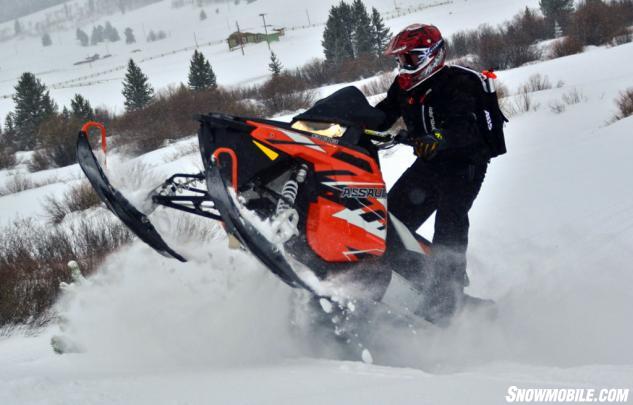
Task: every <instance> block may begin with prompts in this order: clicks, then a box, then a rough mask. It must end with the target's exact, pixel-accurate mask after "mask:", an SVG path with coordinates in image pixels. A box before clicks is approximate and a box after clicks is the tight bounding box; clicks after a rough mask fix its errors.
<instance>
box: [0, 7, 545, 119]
mask: <svg viewBox="0 0 633 405" xmlns="http://www.w3.org/2000/svg"><path fill="white" fill-rule="evenodd" d="M338 2H339V1H335V0H326V1H319V2H312V3H309V4H307V5H306V4H302V3H299V2H288V1H285V0H257V1H255V2H254V3H250V4H246V2H242V3H240V5H238V6H235V5H233V4H231V3H227V4H226V5H223V6H219V8H218V13H217V14H216V13H215V8H210V7H208V8H206V12H207V15H208V18H207V19H206V20H204V21H200V19H199V14H200V9H199V8H198V7H191V6H186V7H183V8H178V9H173V8H171V1H170V0H163V1H161V2H159V3H156V4H153V5H150V6H147V7H143V8H140V9H137V10H134V11H131V12H129V13H126V14H123V15H120V14H116V15H112V16H108V17H104V18H103V19H101V20H97V21H94V23H88V24H85V26H81V27H79V28H82V29H83V30H84V31H86V32H87V33H88V34H90V31H91V30H92V27H93V26H94V25H97V24H104V23H105V22H106V21H110V22H111V23H112V25H113V26H115V27H116V28H117V29H118V30H119V32H120V33H121V35H122V32H123V30H124V29H125V28H126V27H131V28H132V29H133V30H134V33H135V36H136V39H137V42H136V43H134V44H130V45H126V44H125V41H119V42H115V43H108V44H107V45H104V44H100V45H98V46H90V47H81V46H80V45H79V43H78V41H77V40H76V39H75V30H74V29H73V30H70V31H65V32H55V33H52V39H53V45H52V46H50V47H46V48H45V47H42V44H41V39H40V37H39V36H35V37H22V38H19V39H17V40H14V41H8V42H0V60H2V62H1V63H0V97H3V98H0V117H4V116H5V115H6V113H7V112H9V111H11V110H12V108H13V102H12V101H11V99H10V98H4V96H8V95H10V94H12V93H13V87H14V86H15V84H16V83H17V79H18V77H19V76H20V74H21V73H23V72H25V71H31V72H33V73H34V74H36V75H37V76H38V77H39V78H40V79H41V80H42V81H43V82H44V83H45V84H46V85H47V86H48V87H50V88H51V89H52V91H51V95H52V96H53V98H54V99H55V100H56V101H57V102H58V103H59V104H60V105H68V104H69V102H70V99H71V98H72V97H73V96H74V94H75V93H81V94H82V95H84V96H85V97H86V98H88V100H90V101H91V102H92V103H93V105H95V106H106V107H108V108H109V109H111V110H113V111H115V112H122V110H123V97H122V96H121V82H122V80H123V76H124V72H125V71H124V70H123V68H124V67H125V65H126V63H127V61H128V59H129V58H134V59H135V61H136V62H140V63H139V65H140V67H141V69H143V71H144V72H145V73H146V74H147V75H148V76H149V79H150V82H151V84H152V85H153V86H154V87H155V88H156V89H160V88H163V87H165V86H168V85H173V84H178V83H180V82H184V81H186V79H187V71H188V70H187V69H188V66H189V60H190V59H191V54H192V53H193V49H195V45H196V42H197V43H198V44H199V45H200V49H201V51H203V52H204V54H205V56H206V57H207V58H209V60H210V62H211V64H212V65H213V68H214V70H215V72H216V74H217V77H218V82H219V83H220V84H222V85H233V84H239V83H244V82H249V81H253V80H260V79H262V78H263V77H265V76H267V75H268V74H269V71H268V60H269V52H268V48H267V46H266V44H265V43H261V44H256V45H248V46H247V48H246V55H245V56H242V54H241V53H240V52H239V51H233V52H230V51H229V49H228V46H227V44H226V41H225V40H226V38H227V37H228V35H229V34H230V33H232V32H234V31H235V22H236V21H237V22H238V23H239V24H240V28H241V30H243V31H255V32H263V26H262V25H263V22H262V19H261V17H260V16H259V14H260V13H266V14H267V15H266V23H267V24H270V25H272V26H273V27H279V28H281V27H286V28H287V31H286V35H285V36H284V37H282V38H281V41H279V42H276V43H273V44H272V49H273V50H274V51H275V52H276V53H277V55H278V56H279V58H280V60H281V61H282V63H283V64H284V66H285V67H286V68H294V67H297V66H300V65H302V64H304V63H305V62H307V61H309V60H310V59H312V58H315V57H322V56H323V51H322V47H321V40H322V32H323V24H324V23H325V21H326V20H327V14H328V11H329V8H330V6H331V5H333V4H337V3H338ZM365 3H366V4H367V6H368V7H372V6H374V7H376V8H377V9H378V10H379V11H380V12H381V13H382V14H383V15H384V16H385V17H389V16H390V15H394V16H395V14H394V13H396V10H395V9H394V2H393V1H392V0H369V1H366V2H365ZM395 4H397V5H398V7H399V9H401V10H402V11H401V13H405V12H406V10H407V8H408V7H414V8H420V10H419V11H416V12H414V13H412V14H408V15H404V16H402V17H397V18H392V19H387V20H386V21H385V22H386V24H387V26H389V27H390V28H391V30H392V31H397V30H398V29H400V28H401V27H403V26H406V25H408V24H410V23H413V22H420V21H424V22H432V23H434V24H437V25H438V26H440V27H442V29H443V31H444V32H445V34H451V33H452V32H455V31H457V30H461V29H464V28H474V27H476V26H477V25H479V24H480V23H481V20H480V19H479V17H477V18H473V15H480V16H485V18H486V21H487V22H489V23H491V24H495V23H500V22H502V21H504V20H506V19H507V18H508V17H510V16H512V15H513V14H515V13H517V12H519V11H520V10H521V9H522V8H523V7H525V6H526V5H528V6H536V5H538V1H537V0H530V1H528V2H524V1H516V0H512V1H507V0H477V1H472V0H470V1H468V0H451V1H444V0H441V1H440V0H424V1H413V0H398V1H397V3H395ZM436 4H439V5H436ZM426 7H428V8H426ZM306 11H307V13H308V14H306ZM42 13H43V12H42ZM308 15H309V17H310V23H311V24H313V25H314V26H313V27H312V28H306V29H291V28H292V27H297V28H299V27H302V26H306V25H308ZM33 18H35V17H33ZM24 21H25V23H26V21H28V19H24ZM4 24H10V23H8V22H7V23H4ZM1 28H2V27H0V29H1ZM150 30H154V31H158V30H163V31H165V32H166V33H167V34H168V37H167V38H166V39H164V40H162V41H156V42H146V41H145V37H146V36H147V33H149V31H150ZM208 43H212V44H211V45H205V44H208ZM298 50H300V51H298ZM95 53H98V54H100V55H101V56H104V55H108V54H110V55H112V56H111V57H109V58H107V59H103V60H98V61H96V62H94V63H92V64H84V65H79V66H74V65H73V64H74V63H75V62H77V61H81V60H84V59H85V58H86V57H88V56H91V55H93V54H95Z"/></svg>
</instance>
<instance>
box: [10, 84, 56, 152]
mask: <svg viewBox="0 0 633 405" xmlns="http://www.w3.org/2000/svg"><path fill="white" fill-rule="evenodd" d="M13 102H14V103H15V112H14V113H13V116H12V125H14V127H15V132H16V141H17V145H16V146H17V147H18V148H20V149H24V148H25V149H33V148H34V147H35V135H36V131H37V129H38V127H39V126H40V124H41V123H42V122H43V121H44V120H46V119H47V118H49V117H50V116H51V115H53V114H55V113H56V112H57V105H56V104H55V102H54V101H53V100H52V99H51V97H50V93H49V92H48V90H47V89H46V86H44V84H42V82H40V80H39V79H37V78H36V77H35V75H33V74H32V73H28V72H27V73H23V74H22V76H21V77H20V79H19V81H18V84H17V85H16V86H15V94H14V95H13Z"/></svg>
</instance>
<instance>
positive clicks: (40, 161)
mask: <svg viewBox="0 0 633 405" xmlns="http://www.w3.org/2000/svg"><path fill="white" fill-rule="evenodd" d="M27 166H28V168H29V171H30V172H33V173H35V172H40V171H42V170H48V169H50V168H51V167H52V166H53V165H52V164H51V161H50V159H49V158H48V156H47V154H46V152H45V151H43V150H36V151H35V152H33V154H32V155H31V159H30V160H29V163H28V164H27Z"/></svg>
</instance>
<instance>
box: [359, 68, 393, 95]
mask: <svg viewBox="0 0 633 405" xmlns="http://www.w3.org/2000/svg"><path fill="white" fill-rule="evenodd" d="M394 78H395V75H394V74H393V73H386V74H383V75H380V76H378V77H376V78H375V79H373V80H371V81H369V82H366V83H365V84H363V85H362V86H361V88H360V91H362V92H363V94H364V95H365V97H369V96H375V95H378V94H383V93H386V92H387V90H389V87H391V85H392V84H393V80H394Z"/></svg>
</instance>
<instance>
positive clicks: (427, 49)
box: [385, 24, 446, 91]
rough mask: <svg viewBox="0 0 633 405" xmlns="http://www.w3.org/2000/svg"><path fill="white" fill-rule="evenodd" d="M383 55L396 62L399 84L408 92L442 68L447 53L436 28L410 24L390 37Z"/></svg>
mask: <svg viewBox="0 0 633 405" xmlns="http://www.w3.org/2000/svg"><path fill="white" fill-rule="evenodd" d="M385 55H388V56H395V57H396V59H397V60H398V69H399V71H398V84H399V85H400V88H401V89H402V90H405V91H406V90H411V89H412V88H414V87H416V86H417V85H419V84H420V83H422V82H423V81H425V80H426V79H428V78H429V77H431V76H432V75H433V74H435V73H436V72H437V71H438V70H440V69H441V68H442V67H443V66H444V61H445V60H446V50H445V46H444V40H443V39H442V34H441V33H440V30H439V29H437V27H435V26H433V25H426V24H412V25H409V26H408V27H407V28H405V29H404V30H402V31H400V32H399V33H398V35H396V36H395V37H393V39H392V40H391V42H390V43H389V46H387V50H386V51H385Z"/></svg>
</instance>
